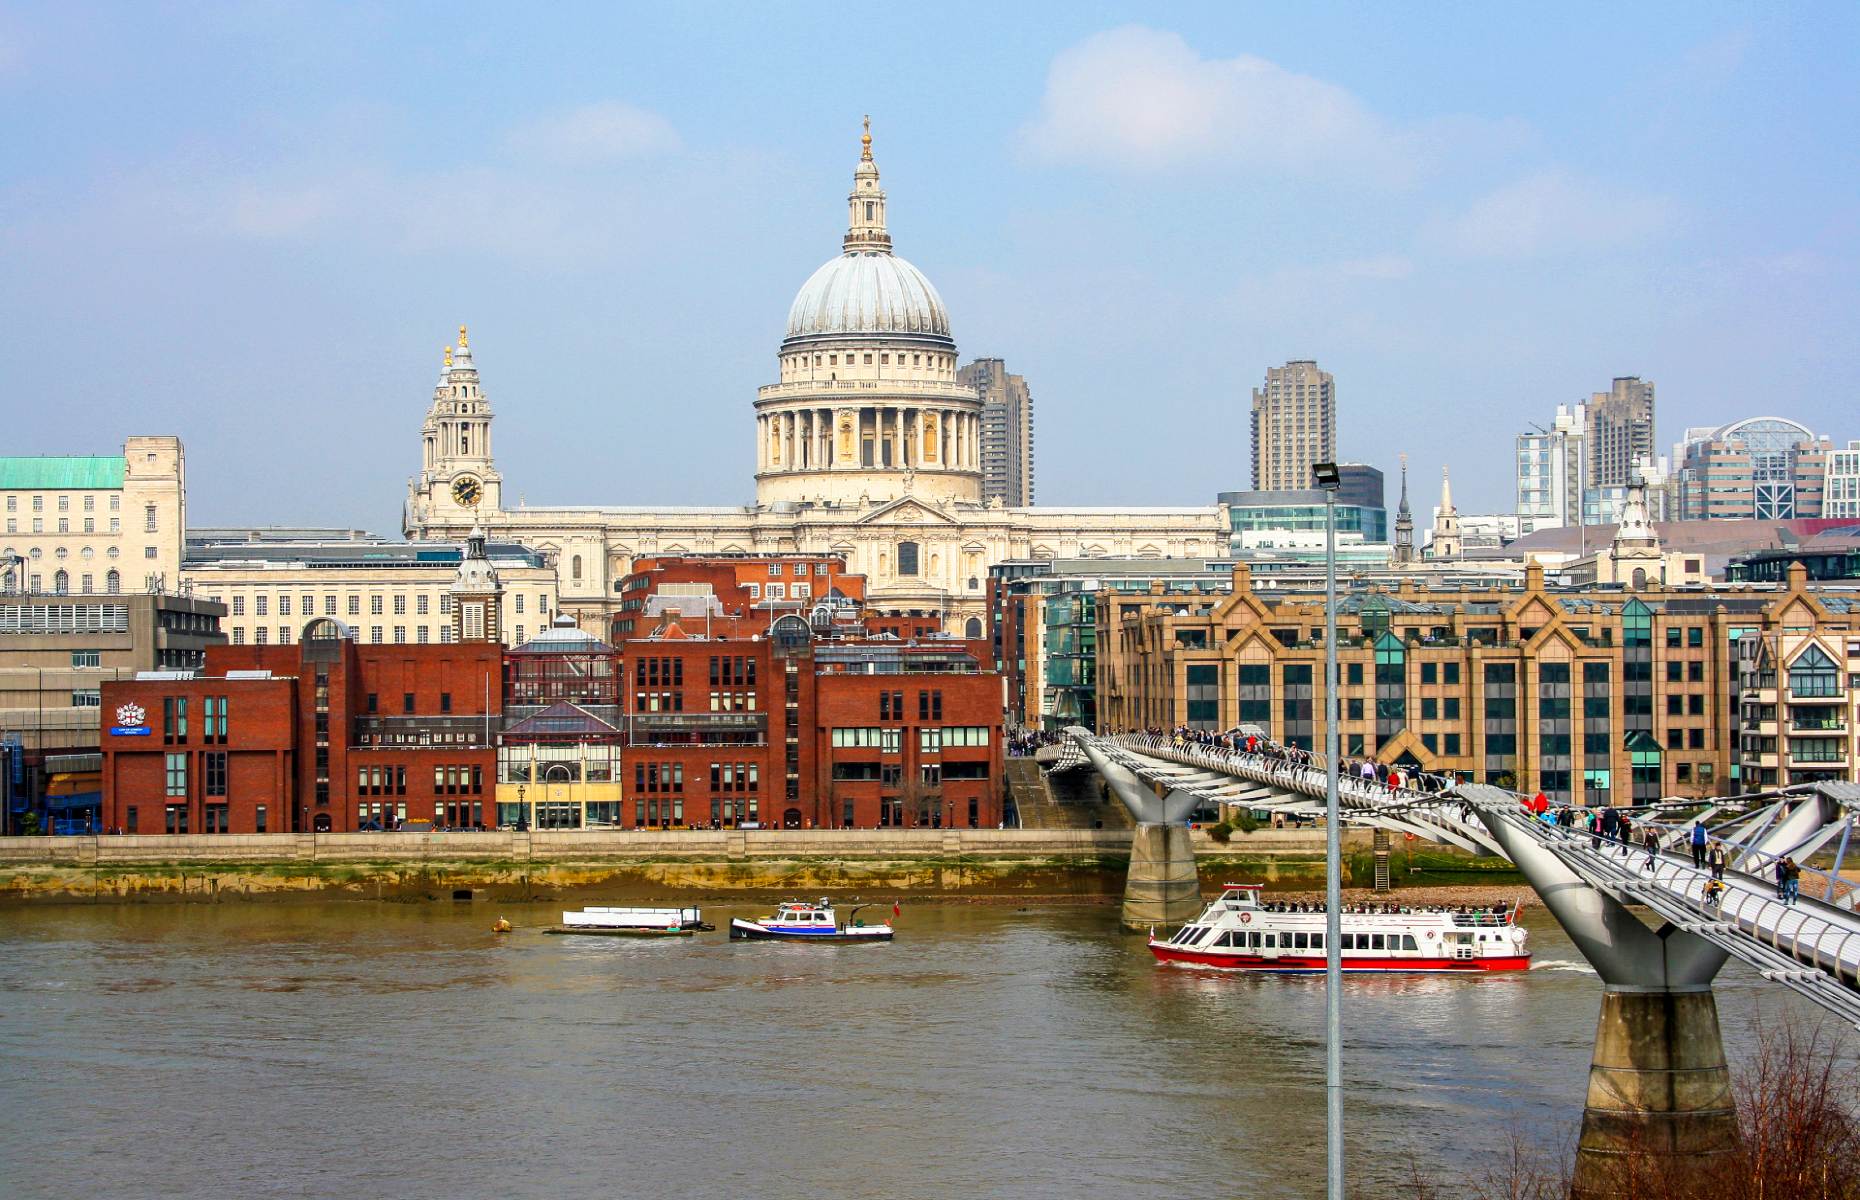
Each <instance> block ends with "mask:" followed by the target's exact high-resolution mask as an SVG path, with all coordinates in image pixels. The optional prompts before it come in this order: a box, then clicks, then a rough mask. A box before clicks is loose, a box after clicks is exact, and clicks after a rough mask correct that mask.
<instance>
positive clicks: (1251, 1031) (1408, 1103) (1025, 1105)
mask: <svg viewBox="0 0 1860 1200" xmlns="http://www.w3.org/2000/svg"><path fill="white" fill-rule="evenodd" d="M560 907H561V906H560V905H547V906H545V905H504V906H501V907H494V906H489V905H485V904H482V903H481V904H476V905H467V904H460V905H456V906H451V905H445V906H441V905H404V904H368V903H327V904H321V903H320V904H278V905H268V904H224V905H199V906H191V905H125V906H117V907H107V906H99V907H78V906H70V907H37V908H31V909H24V908H17V909H11V910H7V911H4V912H0V1098H3V1099H4V1105H5V1116H4V1119H3V1120H0V1179H4V1180H5V1181H6V1192H7V1194H8V1195H9V1196H11V1197H15V1198H22V1197H34V1198H36V1197H69V1196H86V1195H89V1196H164V1197H174V1196H203V1197H204V1196H239V1197H285V1196H291V1197H296V1196H345V1197H348V1196H369V1197H429V1196H430V1197H478V1196H484V1197H528V1196H537V1197H544V1196H546V1197H551V1198H560V1197H581V1196H616V1197H630V1196H640V1197H648V1196H650V1197H660V1196H680V1197H720V1198H721V1197H730V1198H732V1200H741V1198H743V1197H776V1198H789V1197H793V1198H796V1200H799V1198H803V1197H805V1198H807V1200H820V1198H835V1197H849V1198H864V1197H872V1198H878V1197H887V1198H894V1197H925V1198H929V1197H953V1196H974V1197H1027V1198H1034V1197H1040V1198H1045V1197H1054V1198H1059V1197H1106V1198H1112V1197H1115V1198H1117V1200H1128V1197H1130V1196H1133V1195H1159V1194H1164V1193H1167V1194H1171V1195H1179V1196H1195V1197H1215V1196H1259V1197H1308V1196H1315V1195H1320V1194H1321V1193H1322V1190H1323V1185H1322V1173H1323V1111H1324V1100H1323V1048H1322V1040H1321V1039H1322V1035H1323V1018H1324V1012H1323V981H1322V978H1321V977H1317V978H1266V977H1211V976H1209V975H1207V974H1205V973H1200V972H1197V971H1194V970H1183V969H1179V968H1159V967H1157V966H1156V965H1155V964H1154V963H1152V961H1151V960H1150V958H1149V956H1148V955H1147V954H1146V953H1145V951H1144V950H1143V948H1142V944H1141V939H1140V938H1137V937H1133V936H1128V935H1124V934H1120V933H1119V932H1118V931H1117V927H1116V908H1115V906H1105V907H1057V906H1055V907H1044V906H1030V907H1027V908H1017V907H1015V906H1011V905H1010V906H1005V907H1002V906H982V905H930V904H924V905H910V904H907V905H906V906H905V909H904V913H903V917H902V919H901V920H900V922H899V926H898V940H897V941H896V942H894V943H892V944H890V945H877V946H851V947H822V946H786V945H766V944H740V943H739V944H732V943H728V942H726V941H725V935H724V934H723V933H722V932H718V933H713V934H699V935H698V936H697V937H695V938H691V939H677V940H665V941H648V942H640V941H631V940H627V939H609V938H585V939H577V938H556V937H546V936H543V935H542V934H541V933H540V932H538V930H539V928H540V927H541V926H543V925H546V924H548V923H549V922H551V921H554V920H555V919H557V915H558V913H559V910H560ZM760 911H765V910H762V909H759V908H752V907H749V906H740V905H739V906H730V907H711V908H707V909H706V913H705V915H706V917H707V919H710V920H712V921H715V922H717V923H718V924H719V925H720V926H721V925H723V924H725V923H726V921H727V918H728V917H729V916H730V915H732V914H736V915H750V914H752V912H760ZM498 915H505V916H508V917H510V918H511V919H512V920H513V921H515V922H516V923H517V925H518V926H519V929H518V931H517V932H515V933H513V934H510V935H508V936H504V937H498V936H494V935H492V934H491V933H490V932H489V926H490V924H491V922H492V920H493V919H494V918H495V917H496V916H498ZM1527 923H1528V924H1529V926H1530V927H1531V929H1532V931H1533V950H1534V951H1535V953H1536V958H1537V966H1536V968H1535V969H1533V970H1532V971H1530V972H1528V973H1526V974H1518V975H1511V976H1492V977H1486V978H1479V979H1467V978H1434V977H1426V976H1411V977H1399V976H1389V977H1381V978H1354V979H1351V980H1349V981H1348V984H1347V986H1348V989H1349V990H1348V992H1347V994H1346V1007H1345V1021H1346V1028H1347V1033H1346V1038H1347V1043H1346V1050H1345V1070H1346V1075H1347V1083H1348V1087H1349V1099H1348V1107H1347V1110H1346V1122H1347V1136H1348V1139H1349V1163H1350V1172H1351V1176H1352V1183H1353V1187H1352V1191H1356V1190H1357V1189H1359V1188H1360V1189H1362V1190H1363V1191H1364V1193H1365V1194H1370V1193H1372V1192H1374V1193H1375V1194H1385V1195H1388V1194H1399V1191H1398V1190H1397V1189H1394V1188H1393V1187H1391V1188H1390V1189H1389V1190H1387V1191H1378V1190H1377V1185H1394V1184H1396V1183H1397V1182H1398V1181H1400V1180H1401V1179H1404V1178H1406V1177H1407V1176H1408V1174H1409V1172H1410V1169H1411V1168H1410V1164H1411V1162H1418V1164H1419V1165H1420V1167H1421V1169H1422V1170H1423V1171H1425V1172H1426V1173H1428V1174H1430V1175H1432V1176H1433V1177H1434V1178H1436V1179H1437V1180H1439V1179H1444V1178H1450V1177H1452V1175H1453V1173H1455V1172H1457V1171H1462V1170H1465V1169H1467V1168H1468V1167H1476V1166H1477V1164H1478V1163H1479V1162H1480V1161H1481V1160H1482V1159H1483V1158H1484V1157H1485V1156H1487V1155H1490V1154H1493V1153H1496V1152H1498V1151H1499V1150H1500V1149H1501V1148H1503V1147H1504V1146H1505V1145H1506V1144H1507V1143H1508V1141H1509V1139H1510V1137H1511V1135H1512V1132H1513V1131H1514V1130H1525V1131H1528V1132H1529V1133H1531V1134H1532V1135H1534V1136H1542V1137H1545V1138H1551V1139H1555V1138H1562V1137H1564V1136H1566V1135H1567V1134H1568V1132H1569V1131H1570V1130H1571V1129H1572V1128H1573V1124H1574V1122H1575V1120H1576V1119H1577V1118H1578V1117H1579V1116H1580V1111H1581V1104H1582V1094H1583V1087H1584V1080H1585V1077H1586V1073H1587V1068H1588V1061H1589V1052H1590V1046H1591V1041H1592V1038H1593V1035H1594V1029H1595V1017H1596V1011H1597V1008H1598V1006H1599V1003H1600V994H1601V993H1600V987H1599V984H1598V983H1597V982H1596V980H1595V978H1594V976H1592V975H1591V974H1589V973H1588V971H1587V969H1586V968H1584V967H1582V966H1580V965H1579V962H1578V959H1577V955H1576V953H1575V952H1574V950H1573V949H1572V948H1571V947H1570V945H1569V944H1568V942H1567V941H1566V940H1565V939H1564V938H1563V937H1562V935H1561V933H1560V932H1559V931H1558V930H1557V929H1556V927H1555V925H1554V924H1553V923H1552V922H1551V921H1550V920H1549V918H1548V917H1547V915H1545V914H1544V913H1543V912H1542V910H1533V911H1532V912H1531V913H1529V914H1527ZM1718 997H1719V1006H1720V1013H1721V1018H1722V1021H1723V1024H1724V1028H1725V1039H1726V1048H1727V1051H1728V1052H1729V1054H1730V1056H1731V1060H1732V1065H1733V1069H1734V1070H1735V1069H1736V1067H1737V1065H1738V1063H1739V1061H1740V1059H1741V1057H1742V1054H1743V1052H1744V1051H1746V1050H1747V1049H1748V1048H1749V1046H1750V1044H1751V1042H1752V1038H1753V1022H1754V1019H1755V1018H1756V1016H1757V1014H1758V1012H1759V1009H1761V1011H1762V1013H1763V1014H1764V1015H1765V1016H1766V1017H1768V1016H1772V1015H1773V1016H1778V1017H1780V1016H1781V1015H1782V1014H1783V1013H1784V1012H1785V1011H1786V1010H1790V1009H1793V1008H1795V1007H1796V1005H1795V1004H1794V1002H1793V998H1792V997H1786V996H1784V995H1782V994H1781V993H1780V992H1779V990H1777V989H1772V988H1769V987H1767V986H1764V985H1760V984H1759V983H1758V982H1756V981H1755V980H1754V978H1753V977H1752V976H1751V975H1750V974H1749V973H1748V972H1746V971H1745V970H1743V969H1742V968H1740V967H1737V966H1736V965H1733V966H1731V967H1728V968H1726V971H1725V974H1724V975H1723V977H1722V978H1721V980H1720V984H1719V987H1718Z"/></svg>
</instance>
